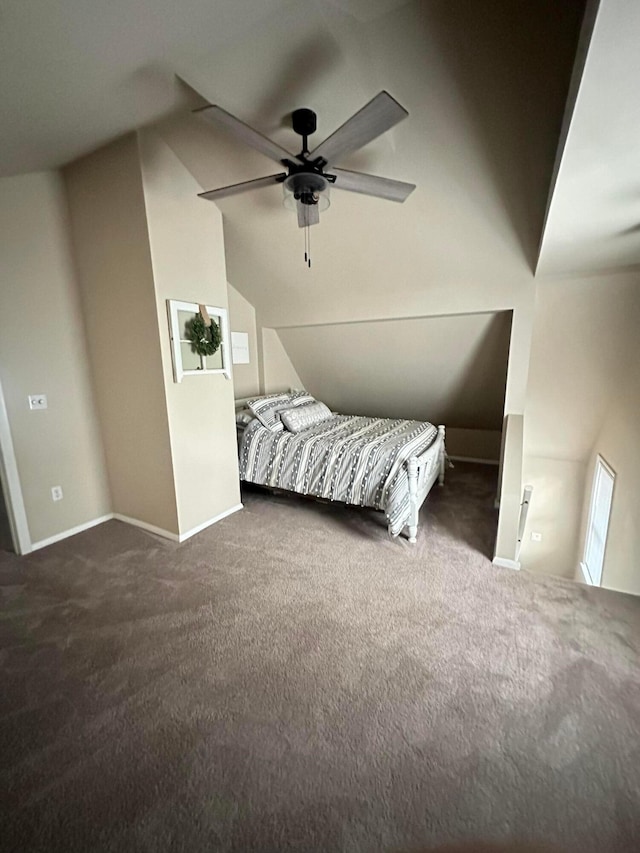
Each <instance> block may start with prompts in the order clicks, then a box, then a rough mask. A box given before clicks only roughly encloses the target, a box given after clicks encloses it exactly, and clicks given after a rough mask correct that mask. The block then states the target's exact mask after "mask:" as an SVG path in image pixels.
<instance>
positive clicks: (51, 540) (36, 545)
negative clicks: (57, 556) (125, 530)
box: [31, 513, 114, 551]
mask: <svg viewBox="0 0 640 853" xmlns="http://www.w3.org/2000/svg"><path fill="white" fill-rule="evenodd" d="M113 517H114V516H113V513H109V514H108V515H101V516H100V518H93V519H92V520H91V521H85V523H84V524H78V525H77V526H76V527H70V528H69V530H63V531H62V533H55V534H54V535H53V536H49V537H47V539H41V540H40V541H39V542H33V543H32V545H31V550H32V551H38V550H40V548H46V547H47V545H54V544H55V543H56V542H61V541H62V540H63V539H68V538H69V536H75V535H76V533H82V532H83V531H85V530H90V529H91V528H92V527H96V526H97V525H98V524H104V522H105V521H111V519H112V518H113Z"/></svg>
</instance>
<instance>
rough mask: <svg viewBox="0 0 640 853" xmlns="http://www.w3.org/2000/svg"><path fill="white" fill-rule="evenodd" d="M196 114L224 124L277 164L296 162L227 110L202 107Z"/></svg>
mask: <svg viewBox="0 0 640 853" xmlns="http://www.w3.org/2000/svg"><path fill="white" fill-rule="evenodd" d="M194 113H196V114H198V115H201V116H202V117H203V118H205V119H206V120H207V121H210V122H211V123H212V124H222V125H224V126H225V127H227V128H228V129H229V130H230V131H231V133H233V135H234V136H235V137H236V138H237V139H239V140H240V141H241V142H244V143H245V145H249V146H250V147H251V148H255V149H256V151H259V152H260V153H261V154H264V155H265V156H266V157H270V158H271V159H272V160H275V161H276V162H277V163H281V162H282V161H283V160H295V159H297V158H296V157H294V155H293V154H290V153H289V152H288V151H287V150H286V149H285V148H282V147H281V146H280V145H278V144H277V143H275V142H272V141H271V139H268V138H267V137H266V136H263V135H262V134H261V133H260V132H259V131H257V130H254V129H253V128H252V127H249V125H248V124H245V123H244V122H243V121H240V119H239V118H236V117H235V116H232V115H231V113H228V112H227V111H226V110H223V109H222V107H219V106H217V105H213V106H207V107H201V108H200V109H198V110H194Z"/></svg>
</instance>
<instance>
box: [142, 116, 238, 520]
mask: <svg viewBox="0 0 640 853" xmlns="http://www.w3.org/2000/svg"><path fill="white" fill-rule="evenodd" d="M140 152H141V157H142V169H143V179H144V196H145V204H146V213H147V222H148V231H149V240H150V246H151V257H152V261H153V274H154V281H155V297H156V304H155V313H156V318H157V325H158V326H159V328H160V349H161V352H162V369H163V374H164V385H165V395H166V407H167V413H168V417H169V430H170V435H171V452H172V459H173V470H174V477H175V489H176V499H177V507H178V518H179V529H180V533H181V534H183V535H184V534H185V533H187V532H189V531H191V530H193V528H195V527H198V526H200V525H202V524H206V522H207V521H210V520H211V519H212V518H215V517H216V516H218V515H220V514H222V513H224V512H227V511H229V510H230V509H232V508H234V507H237V506H238V504H239V503H240V481H239V476H238V464H237V446H236V430H235V420H234V405H233V396H234V395H233V383H232V382H231V381H230V380H229V379H227V378H225V377H224V376H223V375H209V376H185V377H184V378H183V380H182V382H181V383H176V382H174V381H173V369H172V363H171V350H170V340H169V333H168V326H167V309H166V300H167V299H179V300H183V301H186V302H197V303H205V304H207V305H212V306H215V307H218V308H227V277H226V270H225V259H224V241H223V233H222V217H221V215H220V213H219V211H218V210H217V208H216V207H215V206H214V205H212V204H210V203H208V202H205V201H203V200H202V199H199V198H198V197H197V193H198V192H199V191H200V190H199V187H198V185H197V184H196V182H195V181H194V179H193V178H192V177H191V175H190V174H189V173H188V172H187V171H186V169H185V168H184V166H183V165H182V164H181V163H180V161H179V160H178V159H177V157H176V156H175V155H174V154H173V152H172V151H171V150H170V149H169V148H168V147H167V146H166V145H165V143H164V142H163V141H162V140H161V139H160V138H159V137H158V136H156V135H155V134H154V133H152V132H151V131H147V132H143V133H141V134H140Z"/></svg>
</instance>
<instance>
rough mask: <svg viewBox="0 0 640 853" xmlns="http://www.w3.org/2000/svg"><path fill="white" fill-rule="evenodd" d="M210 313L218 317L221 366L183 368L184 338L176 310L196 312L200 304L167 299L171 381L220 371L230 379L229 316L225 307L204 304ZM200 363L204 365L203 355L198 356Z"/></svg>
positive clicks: (179, 380)
mask: <svg viewBox="0 0 640 853" xmlns="http://www.w3.org/2000/svg"><path fill="white" fill-rule="evenodd" d="M205 308H206V309H207V311H208V313H209V314H210V315H213V316H214V317H219V318H220V334H221V336H222V340H221V343H220V358H221V360H222V367H214V368H206V369H205V368H204V367H203V369H202V370H185V369H184V368H183V366H182V350H181V348H180V347H181V344H182V343H184V342H185V341H184V339H183V338H181V337H180V322H179V320H178V311H187V312H188V313H190V314H191V313H193V314H197V313H198V312H199V310H200V305H199V303H197V302H181V301H180V300H178V299H167V315H168V318H169V335H170V338H171V358H172V361H173V381H174V382H182V380H183V378H184V377H185V376H208V375H215V374H216V373H221V374H222V375H223V376H224V377H225V378H226V379H231V362H232V357H231V343H230V338H229V317H228V313H227V309H226V308H214V307H213V306H212V305H206V306H205ZM200 360H201V363H202V364H203V365H204V361H203V357H202V356H200Z"/></svg>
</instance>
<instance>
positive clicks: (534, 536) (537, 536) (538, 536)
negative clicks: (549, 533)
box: [531, 532, 542, 542]
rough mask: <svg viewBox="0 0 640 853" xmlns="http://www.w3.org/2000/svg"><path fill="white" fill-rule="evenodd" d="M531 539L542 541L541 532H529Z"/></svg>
mask: <svg viewBox="0 0 640 853" xmlns="http://www.w3.org/2000/svg"><path fill="white" fill-rule="evenodd" d="M531 541H532V542H542V533H535V532H534V533H532V534H531Z"/></svg>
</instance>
